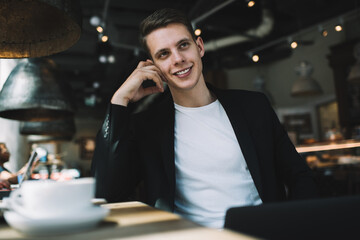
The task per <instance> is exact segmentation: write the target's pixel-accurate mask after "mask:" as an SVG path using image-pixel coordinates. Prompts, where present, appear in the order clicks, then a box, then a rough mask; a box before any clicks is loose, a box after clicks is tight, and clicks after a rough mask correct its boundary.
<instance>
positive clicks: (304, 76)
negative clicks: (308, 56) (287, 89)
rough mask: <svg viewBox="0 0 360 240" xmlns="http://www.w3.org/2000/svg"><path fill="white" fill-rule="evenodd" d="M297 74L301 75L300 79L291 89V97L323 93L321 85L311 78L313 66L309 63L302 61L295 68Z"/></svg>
mask: <svg viewBox="0 0 360 240" xmlns="http://www.w3.org/2000/svg"><path fill="white" fill-rule="evenodd" d="M295 72H296V73H297V75H299V78H298V79H297V80H296V81H295V82H294V85H293V86H292V89H291V96H294V97H301V96H313V95H318V94H321V93H322V89H321V87H320V85H319V84H318V83H317V82H316V81H315V80H314V79H313V78H311V76H310V75H311V74H312V72H313V66H311V65H310V63H308V62H307V61H302V62H300V64H299V65H298V66H296V67H295Z"/></svg>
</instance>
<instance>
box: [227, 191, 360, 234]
mask: <svg viewBox="0 0 360 240" xmlns="http://www.w3.org/2000/svg"><path fill="white" fill-rule="evenodd" d="M359 226H360V195H355V196H344V197H333V198H323V199H312V200H302V201H289V202H280V203H279V202H278V203H268V204H262V205H259V206H249V207H234V208H230V209H229V210H228V211H227V212H226V217H225V226H224V227H225V228H227V229H231V230H234V231H237V232H241V233H245V234H248V235H250V236H254V237H258V238H262V239H354V238H355V239H360V231H359Z"/></svg>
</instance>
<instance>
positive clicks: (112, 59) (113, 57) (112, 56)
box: [107, 55, 115, 63]
mask: <svg viewBox="0 0 360 240" xmlns="http://www.w3.org/2000/svg"><path fill="white" fill-rule="evenodd" d="M107 60H108V62H109V63H114V62H115V56H114V55H109V56H108V59H107Z"/></svg>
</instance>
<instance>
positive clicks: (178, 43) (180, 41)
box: [154, 37, 190, 56]
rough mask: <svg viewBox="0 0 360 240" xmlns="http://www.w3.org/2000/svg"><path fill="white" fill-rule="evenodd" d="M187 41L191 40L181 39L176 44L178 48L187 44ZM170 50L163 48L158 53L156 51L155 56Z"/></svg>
mask: <svg viewBox="0 0 360 240" xmlns="http://www.w3.org/2000/svg"><path fill="white" fill-rule="evenodd" d="M187 41H190V39H189V38H187V37H186V38H183V39H180V40H179V41H177V43H176V46H179V45H180V44H182V43H183V42H187ZM167 50H168V48H162V49H159V50H158V51H156V53H155V54H154V56H157V55H158V54H159V53H161V52H164V51H167Z"/></svg>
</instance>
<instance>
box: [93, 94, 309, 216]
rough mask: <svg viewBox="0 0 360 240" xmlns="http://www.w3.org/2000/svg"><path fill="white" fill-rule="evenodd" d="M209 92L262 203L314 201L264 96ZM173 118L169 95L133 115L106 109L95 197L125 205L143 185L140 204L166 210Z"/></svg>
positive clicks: (170, 196)
mask: <svg viewBox="0 0 360 240" xmlns="http://www.w3.org/2000/svg"><path fill="white" fill-rule="evenodd" d="M211 91H212V92H213V93H214V94H215V95H216V96H217V98H218V99H219V101H220V103H221V104H222V106H223V107H224V109H225V111H226V113H227V115H228V117H229V119H230V122H231V124H232V126H233V129H234V131H235V134H236V137H237V140H238V142H239V144H240V147H241V150H242V152H243V154H244V157H245V160H246V163H247V165H248V168H249V171H250V173H251V176H252V178H253V180H254V182H255V186H256V188H257V190H258V192H259V195H260V198H261V199H262V201H263V202H264V203H266V202H274V201H282V200H285V199H287V198H288V199H301V198H310V197H315V196H316V188H315V184H314V182H313V178H312V174H311V170H310V169H309V167H308V166H307V164H306V162H305V161H304V160H303V159H302V158H301V157H300V155H299V154H298V153H297V152H296V150H295V147H294V146H293V144H292V143H291V141H290V139H289V138H288V135H287V133H286V131H285V130H284V129H283V127H282V125H281V124H280V122H279V120H278V118H277V116H276V114H275V112H274V111H273V109H272V107H271V105H270V104H269V101H268V100H267V99H266V97H265V96H264V95H263V94H262V93H257V92H250V91H244V90H218V89H211ZM174 119H175V110H174V103H173V100H172V98H171V94H170V93H168V94H167V96H166V97H164V99H163V101H162V102H161V103H159V104H157V105H156V106H153V107H152V108H150V109H148V110H146V111H144V112H141V113H138V114H130V113H129V110H128V108H126V107H122V106H118V105H112V104H110V106H109V108H108V113H107V115H106V119H105V121H104V124H103V126H102V128H101V129H100V131H99V133H98V135H97V140H96V149H95V153H94V157H93V162H92V172H93V174H94V175H95V177H96V179H97V190H96V196H97V197H103V198H106V199H107V200H108V201H109V202H115V201H126V200H129V196H130V195H131V192H132V190H133V189H134V188H135V186H136V184H137V183H138V182H139V181H140V180H143V181H144V183H145V189H146V200H145V201H146V202H147V203H148V204H150V205H152V206H155V207H158V208H161V209H165V210H169V211H172V210H173V209H174V194H175V187H176V186H175V163H174ZM234 181H236V179H234Z"/></svg>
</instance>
